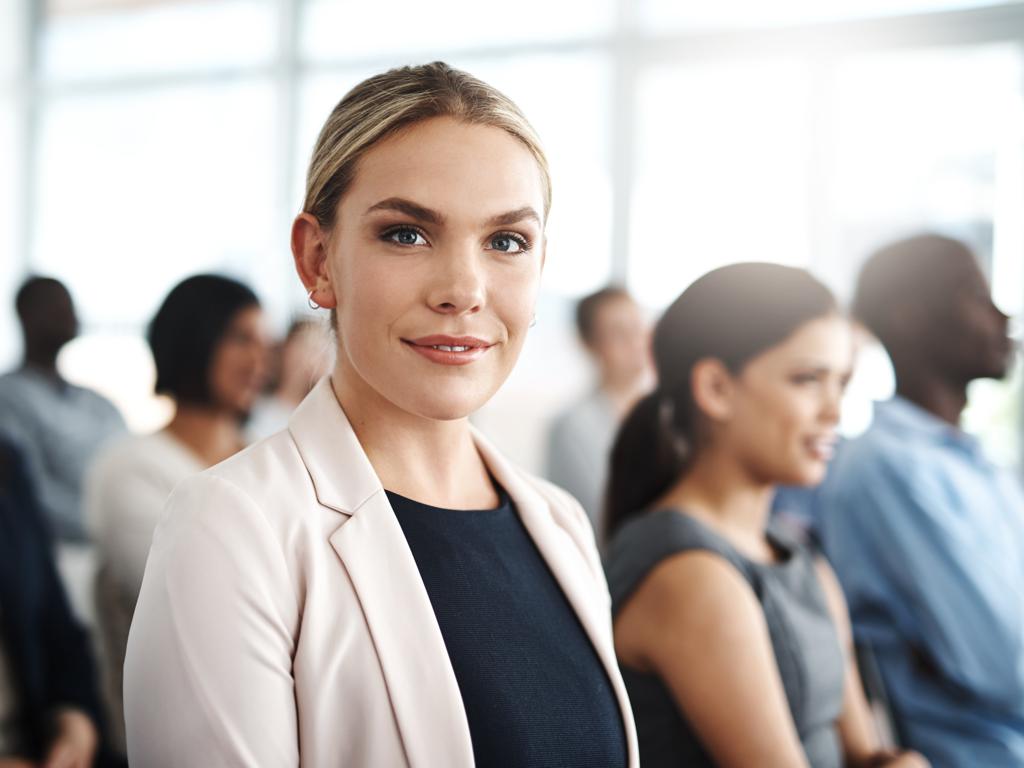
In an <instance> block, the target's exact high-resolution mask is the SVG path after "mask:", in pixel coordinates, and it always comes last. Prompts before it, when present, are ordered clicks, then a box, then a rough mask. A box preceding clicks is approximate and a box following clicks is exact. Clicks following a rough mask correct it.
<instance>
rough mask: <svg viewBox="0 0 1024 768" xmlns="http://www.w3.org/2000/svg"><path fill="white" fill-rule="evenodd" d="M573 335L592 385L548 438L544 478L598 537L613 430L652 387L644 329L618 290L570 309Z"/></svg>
mask: <svg viewBox="0 0 1024 768" xmlns="http://www.w3.org/2000/svg"><path fill="white" fill-rule="evenodd" d="M576 329H577V331H578V332H579V337H580V341H581V342H582V343H583V346H584V348H585V349H586V351H587V353H588V355H589V356H590V358H591V360H592V361H593V363H594V366H595V368H596V372H597V384H596V386H595V387H594V389H592V390H591V391H590V392H589V393H588V394H587V395H586V396H585V397H583V398H582V399H581V400H578V401H577V402H574V403H573V404H572V405H570V406H569V407H568V408H567V409H566V410H564V411H563V412H562V413H560V414H559V415H558V416H557V417H556V418H555V420H554V422H553V423H552V425H551V428H550V430H549V432H548V445H547V467H546V472H545V474H546V475H547V477H548V479H549V480H551V481H552V482H553V483H555V484H556V485H560V486H561V487H563V488H565V490H567V491H569V493H571V494H572V495H573V496H575V497H576V498H577V499H578V500H579V502H580V504H582V505H583V508H584V509H585V510H586V512H587V515H588V516H589V517H590V523H591V525H593V527H594V531H595V533H596V534H597V535H598V537H600V536H601V531H602V530H603V528H602V510H603V507H604V489H605V482H606V479H607V473H608V455H609V452H610V451H611V447H612V442H613V441H614V439H615V434H616V432H617V431H618V428H619V424H620V423H621V422H622V420H623V419H624V418H625V416H626V414H627V413H629V411H630V410H631V409H632V407H633V405H634V404H635V403H636V401H637V400H639V399H640V397H641V396H643V395H644V394H646V393H647V392H648V391H649V390H650V388H651V387H652V385H653V383H654V374H653V372H652V366H651V352H650V324H649V323H648V321H647V319H646V318H645V317H644V313H643V311H642V310H641V308H640V307H639V305H638V304H637V303H636V301H635V300H634V299H633V297H632V296H630V294H629V293H628V292H627V291H626V290H625V289H624V288H620V287H617V286H609V287H607V288H603V289H601V290H600V291H598V292H597V293H593V294H591V295H589V296H587V297H585V298H583V299H581V300H580V302H579V304H577V305H576Z"/></svg>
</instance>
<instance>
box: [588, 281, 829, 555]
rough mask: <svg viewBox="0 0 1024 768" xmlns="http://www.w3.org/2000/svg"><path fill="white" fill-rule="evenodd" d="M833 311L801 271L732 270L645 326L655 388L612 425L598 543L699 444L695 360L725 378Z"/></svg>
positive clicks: (660, 491)
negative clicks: (650, 331)
mask: <svg viewBox="0 0 1024 768" xmlns="http://www.w3.org/2000/svg"><path fill="white" fill-rule="evenodd" d="M836 309H837V307H836V301H835V297H833V296H832V293H831V292H830V291H829V290H828V288H826V287H825V286H824V285H823V284H822V283H820V282H819V281H818V280H816V279H815V278H814V277H812V276H811V275H810V274H809V273H808V272H806V271H805V270H802V269H796V268H794V267H784V266H781V265H779V264H767V263H754V262H751V263H745V264H731V265H729V266H727V267H721V268H720V269H716V270H713V271H712V272H709V273H707V274H706V275H704V276H703V277H701V278H699V279H698V280H696V281H695V282H694V283H693V284H692V285H690V287H689V288H687V289H686V290H685V291H683V293H682V294H681V295H680V296H679V297H678V298H677V299H676V300H675V301H674V302H673V303H672V305H671V306H670V307H669V308H668V309H667V310H666V311H665V314H664V315H663V316H662V318H661V320H660V321H658V325H657V327H656V328H655V330H654V363H655V366H656V368H657V371H658V381H659V385H658V388H657V389H656V390H655V391H654V392H653V393H652V394H650V395H648V396H647V397H645V398H643V399H642V400H641V401H640V402H639V403H637V404H636V406H635V407H634V408H633V410H632V411H631V412H630V414H629V416H627V417H626V420H625V421H624V422H623V424H622V426H621V427H620V428H619V432H618V435H617V436H616V438H615V443H614V445H613V447H612V452H611V472H610V473H609V481H608V489H607V495H606V500H605V503H606V514H605V521H606V522H605V525H606V532H605V533H606V538H607V539H610V538H611V536H612V535H613V534H614V533H615V531H616V530H617V529H618V528H619V527H620V526H622V524H623V523H625V522H626V521H627V520H629V519H630V518H632V517H634V516H636V515H638V514H640V513H642V512H645V511H647V508H648V507H649V506H650V505H651V504H652V503H653V502H654V501H656V500H657V499H658V497H660V496H662V495H664V494H665V493H666V492H667V491H668V490H669V489H670V488H671V487H672V485H673V484H675V483H676V482H678V481H679V479H680V478H681V477H682V476H683V474H684V473H685V472H686V471H687V468H688V467H689V465H690V464H691V463H692V461H693V459H694V458H695V457H696V455H697V452H698V450H699V448H700V413H699V410H698V408H697V405H696V403H695V402H694V400H693V391H692V388H691V383H690V377H691V374H692V372H693V368H694V366H695V365H696V364H697V363H698V362H700V361H701V360H706V359H708V358H713V359H716V360H719V361H721V362H722V363H723V364H724V365H725V366H726V367H727V368H728V369H729V370H730V371H731V372H733V373H734V374H737V373H739V372H740V371H741V370H742V368H743V367H744V366H745V365H746V364H747V363H748V362H749V361H750V360H751V359H753V358H754V357H756V356H757V355H759V354H760V353H761V352H764V351H766V350H768V349H770V348H771V347H774V346H776V345H777V344H780V343H782V342H783V341H785V340H786V339H787V338H788V337H789V336H790V335H792V334H793V332H794V331H796V330H797V329H798V328H799V327H800V326H802V325H804V324H805V323H808V322H810V321H811V320H815V319H817V318H820V317H824V316H826V315H829V314H831V313H833V312H835V311H836Z"/></svg>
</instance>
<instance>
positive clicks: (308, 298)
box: [306, 288, 320, 311]
mask: <svg viewBox="0 0 1024 768" xmlns="http://www.w3.org/2000/svg"><path fill="white" fill-rule="evenodd" d="M314 290H315V289H313V288H310V289H309V293H307V294H306V303H307V304H308V305H309V308H310V309H312V310H314V311H316V310H318V309H320V305H319V304H317V303H316V302H315V301H313V291H314Z"/></svg>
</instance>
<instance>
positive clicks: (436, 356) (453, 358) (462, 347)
mask: <svg viewBox="0 0 1024 768" xmlns="http://www.w3.org/2000/svg"><path fill="white" fill-rule="evenodd" d="M402 341H403V343H405V344H406V345H408V346H409V347H411V348H412V350H413V351H414V352H416V353H418V354H420V355H422V356H423V357H425V358H427V360H430V361H431V362H432V363H438V364H439V365H469V364H470V363H472V362H475V361H477V360H479V359H480V358H481V357H483V356H484V355H485V354H487V350H489V349H490V348H491V347H492V346H494V345H493V344H491V343H489V342H486V341H484V340H483V339H478V338H476V337H475V336H445V335H441V334H438V335H434V336H423V337H422V338H419V339H402Z"/></svg>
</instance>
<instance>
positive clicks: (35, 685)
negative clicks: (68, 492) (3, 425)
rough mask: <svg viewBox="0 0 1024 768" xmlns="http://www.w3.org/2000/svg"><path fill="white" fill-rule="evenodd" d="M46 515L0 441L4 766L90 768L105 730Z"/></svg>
mask: <svg viewBox="0 0 1024 768" xmlns="http://www.w3.org/2000/svg"><path fill="white" fill-rule="evenodd" d="M40 512H41V511H40V509H39V505H38V501H37V498H36V495H35V489H34V487H33V485H32V480H31V477H30V475H29V472H28V467H27V464H26V463H25V461H24V458H23V457H22V456H21V454H20V453H19V452H18V451H17V450H16V449H15V447H14V444H13V443H12V442H9V441H8V440H7V439H6V438H2V437H0V768H31V766H38V765H45V766H48V767H50V766H52V767H53V768H87V766H91V765H93V764H94V757H95V755H96V752H97V746H98V742H99V730H100V728H99V725H98V723H99V722H100V721H99V716H98V711H99V701H98V699H97V696H96V691H95V680H94V675H93V664H92V658H91V655H90V651H89V640H88V637H87V636H86V633H85V632H84V631H83V629H82V628H81V626H79V625H78V623H77V622H76V620H75V619H74V617H73V616H72V613H71V609H70V607H69V605H68V601H67V597H66V596H65V594H64V589H63V587H62V585H61V582H60V579H59V577H58V576H57V571H56V567H55V566H54V561H53V553H52V551H51V548H50V538H49V535H48V533H47V530H46V523H45V521H44V520H43V518H42V515H41V513H40Z"/></svg>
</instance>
